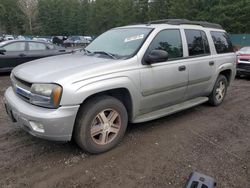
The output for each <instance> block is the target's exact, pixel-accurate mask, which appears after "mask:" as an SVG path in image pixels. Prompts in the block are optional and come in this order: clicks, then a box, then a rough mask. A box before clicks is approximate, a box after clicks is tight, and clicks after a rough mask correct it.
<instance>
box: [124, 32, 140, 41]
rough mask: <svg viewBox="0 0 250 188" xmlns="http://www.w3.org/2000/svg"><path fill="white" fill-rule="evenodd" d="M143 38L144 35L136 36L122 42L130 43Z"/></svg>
mask: <svg viewBox="0 0 250 188" xmlns="http://www.w3.org/2000/svg"><path fill="white" fill-rule="evenodd" d="M143 38H144V34H142V35H136V36H133V37H128V38H125V40H124V42H131V41H134V40H140V39H143Z"/></svg>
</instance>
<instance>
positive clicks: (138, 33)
mask: <svg viewBox="0 0 250 188" xmlns="http://www.w3.org/2000/svg"><path fill="white" fill-rule="evenodd" d="M151 30H152V29H150V28H120V29H112V30H109V31H107V32H105V33H103V34H102V35H100V36H99V37H98V38H96V39H95V40H94V41H93V42H92V43H91V44H89V45H88V46H87V47H86V50H87V51H89V52H91V53H94V52H105V53H109V54H112V55H114V56H115V57H116V58H129V57H131V56H133V55H134V54H135V53H136V52H137V51H138V50H139V48H140V47H141V45H142V44H143V42H144V41H145V39H146V38H147V36H148V35H149V33H150V32H151Z"/></svg>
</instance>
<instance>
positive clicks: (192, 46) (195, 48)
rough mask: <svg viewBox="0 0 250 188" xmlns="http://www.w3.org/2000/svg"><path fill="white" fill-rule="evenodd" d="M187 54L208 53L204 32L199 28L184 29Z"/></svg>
mask: <svg viewBox="0 0 250 188" xmlns="http://www.w3.org/2000/svg"><path fill="white" fill-rule="evenodd" d="M185 34H186V39H187V44H188V52H189V56H197V55H206V54H210V48H209V44H208V39H207V36H206V33H205V32H204V31H200V30H192V29H185Z"/></svg>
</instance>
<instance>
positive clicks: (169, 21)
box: [147, 19, 223, 29]
mask: <svg viewBox="0 0 250 188" xmlns="http://www.w3.org/2000/svg"><path fill="white" fill-rule="evenodd" d="M164 23H165V24H170V25H182V24H187V25H200V26H202V27H208V28H214V29H223V28H222V26H221V25H219V24H215V23H209V22H204V21H190V20H187V19H163V20H155V21H149V22H147V24H148V25H151V24H164Z"/></svg>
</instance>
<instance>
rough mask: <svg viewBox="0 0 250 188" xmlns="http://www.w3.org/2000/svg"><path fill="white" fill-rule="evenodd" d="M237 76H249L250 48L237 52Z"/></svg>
mask: <svg viewBox="0 0 250 188" xmlns="http://www.w3.org/2000/svg"><path fill="white" fill-rule="evenodd" d="M237 75H238V76H241V75H248V76H250V47H244V48H241V49H240V50H239V51H238V63H237Z"/></svg>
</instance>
